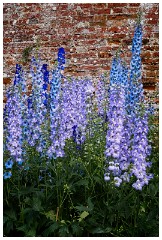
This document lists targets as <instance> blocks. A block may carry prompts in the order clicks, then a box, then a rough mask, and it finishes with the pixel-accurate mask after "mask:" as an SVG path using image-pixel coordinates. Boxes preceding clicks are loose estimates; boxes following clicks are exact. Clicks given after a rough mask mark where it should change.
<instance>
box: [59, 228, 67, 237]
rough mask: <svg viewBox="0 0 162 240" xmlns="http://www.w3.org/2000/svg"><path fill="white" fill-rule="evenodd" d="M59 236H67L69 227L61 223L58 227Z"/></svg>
mask: <svg viewBox="0 0 162 240" xmlns="http://www.w3.org/2000/svg"><path fill="white" fill-rule="evenodd" d="M59 236H60V237H67V236H69V228H68V226H67V225H62V226H61V227H60V229H59Z"/></svg>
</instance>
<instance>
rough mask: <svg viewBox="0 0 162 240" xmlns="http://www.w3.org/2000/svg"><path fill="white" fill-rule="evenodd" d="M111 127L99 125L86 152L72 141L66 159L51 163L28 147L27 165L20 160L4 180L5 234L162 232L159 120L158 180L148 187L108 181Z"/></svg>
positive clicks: (153, 134)
mask: <svg viewBox="0 0 162 240" xmlns="http://www.w3.org/2000/svg"><path fill="white" fill-rule="evenodd" d="M106 128H107V126H106V124H105V126H104V127H103V128H100V126H99V124H96V128H95V129H94V134H93V137H88V136H87V140H86V142H85V143H84V144H83V145H82V148H81V150H78V149H76V144H75V143H74V142H73V141H72V140H69V141H67V144H66V147H65V152H66V155H65V157H64V158H57V159H55V160H52V161H51V162H50V163H48V164H47V161H46V159H45V158H40V156H39V154H38V153H36V150H35V149H34V148H30V149H28V153H27V154H28V156H29V158H28V160H27V162H26V165H25V166H24V167H22V168H20V167H18V166H17V165H16V164H15V165H14V166H13V169H12V178H10V179H7V180H5V181H4V220H3V222H4V236H7V237H11V236H16V237H24V236H26V237H38V236H42V237H69V236H72V237H78V236H79V237H91V236H92V237H97V236H98V237H111V236H114V237H157V236H158V234H159V233H158V214H159V208H158V202H159V196H158V176H159V172H158V169H159V168H158V161H159V153H158V151H159V150H158V146H159V142H158V124H155V123H154V118H152V119H151V118H150V132H149V141H150V142H151V144H152V153H151V156H150V160H151V161H152V163H153V164H152V169H151V171H150V172H152V173H154V178H153V179H152V180H151V181H150V183H149V185H148V186H145V187H144V188H143V190H142V191H137V190H135V189H133V188H132V186H131V185H132V182H130V183H127V184H125V185H122V186H120V187H119V188H117V187H115V186H114V185H113V184H112V183H111V182H109V183H108V182H105V181H104V178H103V175H104V164H105V157H104V149H105V134H106V132H105V131H104V129H106ZM7 158H8V153H4V161H6V159H7ZM27 167H29V169H28V170H27ZM25 169H26V170H25ZM40 170H43V172H42V175H41V176H42V179H41V180H39V176H40Z"/></svg>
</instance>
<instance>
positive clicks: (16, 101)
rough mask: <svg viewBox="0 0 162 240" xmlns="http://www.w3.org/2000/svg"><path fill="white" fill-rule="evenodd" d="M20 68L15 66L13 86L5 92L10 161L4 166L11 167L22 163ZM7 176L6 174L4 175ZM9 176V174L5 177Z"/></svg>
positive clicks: (7, 141)
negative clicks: (13, 163) (14, 163)
mask: <svg viewBox="0 0 162 240" xmlns="http://www.w3.org/2000/svg"><path fill="white" fill-rule="evenodd" d="M21 74H22V72H21V66H18V65H17V66H16V76H15V79H16V80H14V85H13V86H11V87H10V88H9V89H8V91H7V102H6V106H5V108H6V114H7V118H6V120H7V124H6V133H7V134H6V148H7V150H8V151H9V152H10V156H11V159H10V160H8V161H7V162H6V165H5V166H11V168H12V164H9V162H10V163H12V162H13V161H14V162H18V163H22V140H23V139H22V96H21V93H22V92H21V87H20V86H21V81H18V79H22V75H21ZM6 174H7V173H6ZM6 176H7V177H9V176H11V175H10V174H8V175H6Z"/></svg>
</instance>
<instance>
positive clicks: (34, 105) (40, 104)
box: [27, 57, 47, 154]
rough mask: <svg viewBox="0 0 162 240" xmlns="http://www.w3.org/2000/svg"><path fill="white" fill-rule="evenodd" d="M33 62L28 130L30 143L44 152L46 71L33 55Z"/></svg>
mask: <svg viewBox="0 0 162 240" xmlns="http://www.w3.org/2000/svg"><path fill="white" fill-rule="evenodd" d="M31 64H32V65H31V76H32V94H31V95H30V96H29V98H28V118H27V119H28V126H30V128H29V132H28V143H29V145H31V146H35V147H37V150H38V151H39V152H40V153H41V154H42V153H43V150H44V148H45V145H43V146H42V140H43V132H42V125H43V124H44V121H45V117H46V113H47V108H46V105H45V104H44V101H45V93H46V91H47V90H44V89H43V84H44V72H43V71H42V65H41V62H40V60H36V59H35V58H34V57H33V58H32V61H31ZM46 81H47V80H46ZM40 145H41V147H40Z"/></svg>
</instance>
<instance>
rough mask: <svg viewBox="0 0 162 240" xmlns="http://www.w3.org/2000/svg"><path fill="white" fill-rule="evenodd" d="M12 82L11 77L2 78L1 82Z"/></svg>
mask: <svg viewBox="0 0 162 240" xmlns="http://www.w3.org/2000/svg"><path fill="white" fill-rule="evenodd" d="M11 82H12V80H11V78H3V84H5V85H6V84H10V83H11Z"/></svg>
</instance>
